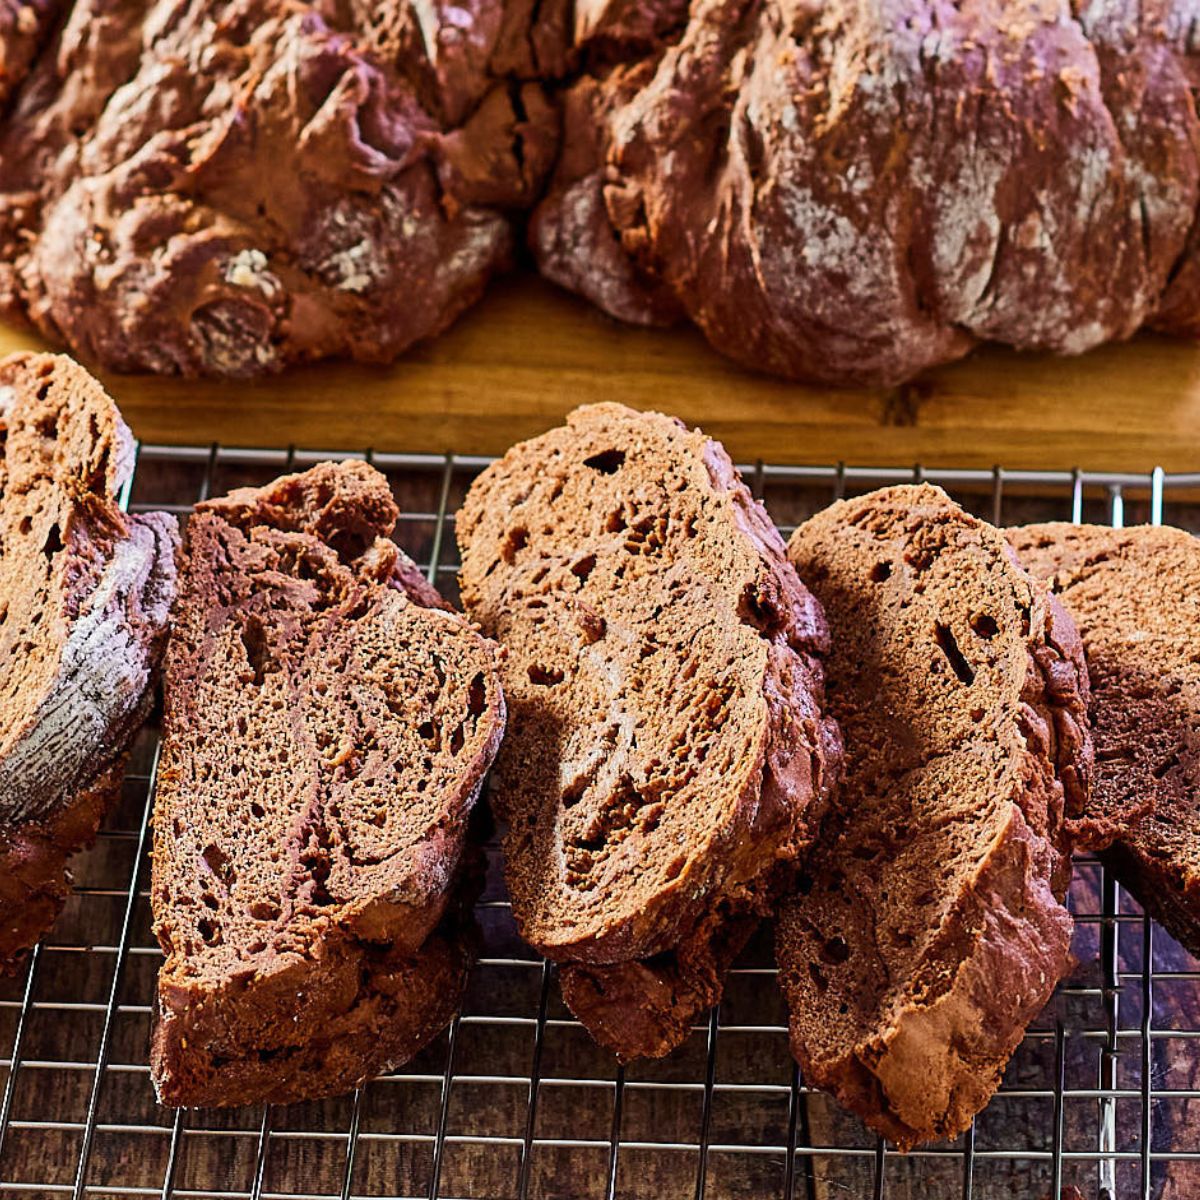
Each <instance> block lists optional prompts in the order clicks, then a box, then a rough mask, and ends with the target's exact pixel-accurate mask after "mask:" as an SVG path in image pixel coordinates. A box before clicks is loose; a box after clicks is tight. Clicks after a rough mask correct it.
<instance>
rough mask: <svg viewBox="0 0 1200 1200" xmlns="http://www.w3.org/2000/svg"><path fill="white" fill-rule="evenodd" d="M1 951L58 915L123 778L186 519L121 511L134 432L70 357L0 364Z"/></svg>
mask: <svg viewBox="0 0 1200 1200" xmlns="http://www.w3.org/2000/svg"><path fill="white" fill-rule="evenodd" d="M0 410H2V414H0V432H2V435H3V445H4V453H3V462H2V465H0V487H2V489H3V506H2V508H0V539H2V541H3V554H2V555H0V606H2V611H3V624H2V626H0V823H2V824H0V863H4V864H5V865H6V866H7V867H8V873H7V874H6V879H5V881H4V883H3V884H0V964H3V966H4V967H5V968H6V969H12V968H13V967H14V966H15V965H16V962H17V960H18V958H19V955H20V952H21V951H23V950H25V949H27V948H28V947H29V946H31V945H32V944H33V943H34V942H35V941H36V940H37V938H38V936H40V934H41V933H42V932H43V931H44V930H45V929H46V928H47V927H48V926H49V925H50V923H51V922H52V921H53V919H54V917H55V916H56V915H57V913H58V911H59V909H60V908H61V907H62V903H63V900H64V899H65V897H66V896H67V894H68V893H69V887H68V885H67V882H66V878H65V863H66V860H67V859H68V858H69V856H70V855H71V854H72V853H74V852H75V851H76V850H78V849H80V848H81V847H82V846H84V845H87V844H88V843H90V842H91V840H92V839H93V838H94V836H95V833H96V830H97V828H98V827H99V825H100V822H101V821H102V820H103V818H104V816H105V813H106V812H107V809H108V807H109V806H110V805H111V803H112V802H113V800H115V798H116V796H117V795H118V794H119V791H120V783H121V777H122V774H123V769H124V762H125V759H126V757H127V755H128V750H129V745H130V742H131V740H132V737H133V735H134V733H135V732H136V731H137V729H138V728H139V727H140V725H141V724H142V722H143V721H144V719H145V717H146V714H147V712H148V711H149V708H150V705H151V703H152V699H153V690H154V683H155V679H156V676H157V670H158V663H159V659H160V656H161V653H162V650H163V647H164V644H165V641H166V630H167V619H168V616H169V612H170V606H171V602H172V599H173V597H174V592H175V574H176V564H175V554H176V550H177V547H178V532H177V526H176V522H175V518H174V517H172V516H169V515H167V514H165V513H148V514H144V515H139V516H134V517H130V516H126V515H125V514H124V513H122V512H121V510H120V508H119V507H118V505H117V502H116V498H117V493H118V492H119V491H120V489H121V488H122V487H123V486H124V484H125V483H126V481H127V480H128V478H129V476H130V474H131V472H132V468H133V440H132V437H131V435H130V433H129V430H128V429H127V428H126V426H125V424H124V422H123V421H122V420H121V417H120V414H119V413H118V412H117V409H116V406H115V405H114V404H113V402H112V400H111V399H109V397H108V396H107V395H105V393H104V391H103V390H102V389H101V387H100V385H99V384H98V383H96V381H95V380H93V379H92V378H91V377H90V376H89V375H88V374H87V373H86V372H85V371H83V370H82V369H81V368H79V367H77V366H76V365H75V364H74V363H72V362H71V361H70V360H68V359H65V358H56V357H54V356H51V355H14V356H13V357H11V358H9V359H7V360H5V361H4V362H3V363H0Z"/></svg>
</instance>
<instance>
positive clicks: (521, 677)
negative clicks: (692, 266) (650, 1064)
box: [458, 404, 840, 1059]
mask: <svg viewBox="0 0 1200 1200" xmlns="http://www.w3.org/2000/svg"><path fill="white" fill-rule="evenodd" d="M458 538H459V544H460V546H461V548H462V556H463V557H462V561H463V566H462V577H461V582H462V595H463V601H464V604H465V605H466V607H467V610H468V611H469V612H470V614H471V615H472V616H473V617H474V618H475V619H476V620H478V621H479V622H480V624H481V625H482V627H483V629H484V631H485V632H486V633H488V634H489V635H491V636H493V637H495V638H497V639H498V640H499V641H501V642H503V643H504V644H505V645H506V647H507V649H508V658H507V660H506V662H505V666H504V687H505V695H506V697H507V698H508V702H509V705H510V708H511V711H512V713H513V719H512V723H511V727H510V728H511V733H510V736H509V738H508V739H507V741H506V743H505V746H504V749H503V751H502V753H501V755H500V758H499V760H498V763H497V769H496V773H495V775H494V778H493V783H492V786H491V789H490V793H489V794H490V796H491V798H492V801H493V806H494V808H495V809H496V811H497V814H498V815H499V816H500V817H501V818H503V819H504V820H505V821H506V822H507V823H508V829H507V833H506V835H505V839H504V849H505V855H506V871H507V880H508V888H509V892H510V895H511V897H512V904H513V911H514V913H515V915H516V918H517V921H518V923H519V925H520V929H521V933H522V934H523V936H524V937H525V938H526V940H527V941H529V942H530V943H531V944H532V945H533V946H535V947H536V948H537V949H538V950H540V951H541V952H542V953H543V954H545V955H547V956H548V957H550V958H552V959H555V960H557V961H558V962H559V963H560V964H562V972H561V974H562V984H563V995H564V998H565V1000H566V1002H567V1004H568V1005H570V1007H571V1008H572V1009H573V1011H574V1012H575V1014H576V1015H577V1016H578V1017H579V1018H580V1020H581V1021H582V1022H583V1023H584V1024H585V1025H586V1026H587V1027H588V1029H589V1030H590V1032H591V1033H592V1035H593V1037H595V1038H596V1040H597V1041H599V1042H600V1043H601V1044H603V1045H605V1046H607V1047H609V1048H610V1049H612V1050H613V1051H614V1052H615V1053H616V1054H618V1055H619V1056H620V1057H621V1058H622V1059H629V1058H634V1057H640V1056H658V1055H662V1054H666V1053H667V1052H668V1051H670V1050H671V1049H672V1048H673V1047H674V1046H676V1045H678V1044H679V1042H680V1041H682V1040H683V1039H684V1038H685V1037H686V1036H687V1033H688V1031H689V1029H690V1027H691V1024H692V1022H693V1020H694V1019H695V1017H696V1015H697V1014H698V1013H699V1012H701V1011H702V1010H703V1009H704V1008H706V1007H708V1006H709V1005H711V1004H712V1003H713V1002H714V1001H715V1000H716V999H717V998H718V997H719V995H720V991H721V977H722V975H723V974H724V971H725V969H726V968H727V967H728V965H729V961H730V959H731V958H732V957H733V955H735V954H736V953H737V950H738V949H739V948H740V946H741V945H742V943H743V942H744V941H745V940H746V938H747V937H748V936H749V933H750V932H751V931H752V930H753V928H754V926H755V924H756V923H757V917H758V915H759V914H760V913H761V912H762V911H763V910H764V908H765V907H767V906H769V905H770V903H771V901H772V899H773V897H774V896H775V894H776V892H777V890H778V887H779V886H780V882H781V880H782V878H783V877H784V876H785V875H786V874H787V873H788V872H789V870H790V869H791V867H792V865H793V864H794V862H795V860H796V858H797V856H798V855H799V854H800V852H801V850H802V849H803V847H804V846H805V845H806V844H807V843H808V841H809V839H810V838H811V837H812V833H813V829H814V828H815V822H816V821H817V819H818V818H819V816H820V813H821V810H822V809H823V808H824V806H825V802H826V799H827V796H828V792H829V789H830V787H831V784H832V782H833V779H834V776H835V774H836V770H837V765H838V762H839V758H840V742H839V739H838V736H837V731H836V727H835V726H834V724H833V722H831V721H829V720H827V719H826V718H825V717H824V716H823V714H822V712H821V694H822V677H821V666H820V662H819V655H820V654H822V653H823V652H824V651H825V649H826V646H827V636H826V629H825V622H824V619H823V617H822V615H821V610H820V606H819V605H818V604H817V603H816V602H815V601H814V600H813V598H812V597H811V596H810V595H809V593H808V592H807V591H805V589H804V587H803V586H802V585H801V584H800V581H799V580H798V579H797V578H796V574H795V572H794V571H793V570H792V569H791V567H790V565H789V564H788V562H787V559H786V557H785V555H784V547H783V542H782V540H781V539H780V537H779V535H778V533H777V532H776V530H775V528H774V526H773V525H772V524H771V522H770V520H769V518H768V517H767V515H766V513H765V512H764V511H763V509H762V508H761V506H760V505H758V504H757V503H756V502H755V501H754V500H753V499H752V497H751V495H750V493H749V491H748V490H747V489H746V487H745V486H744V485H743V484H742V482H741V480H740V479H739V478H738V475H737V472H736V471H735V469H734V467H733V465H732V463H731V462H730V461H729V458H728V456H727V455H726V453H725V451H724V450H723V449H722V447H721V446H720V445H718V444H717V443H716V442H714V441H711V440H710V439H709V438H707V437H705V436H704V435H703V434H702V433H700V432H698V431H693V430H688V429H687V428H685V427H684V426H683V425H681V424H680V423H679V422H677V421H674V420H672V419H671V418H669V417H665V416H662V415H660V414H657V413H637V412H634V411H633V410H631V409H628V408H625V407H623V406H621V405H618V404H600V405H595V406H592V407H589V408H582V409H579V410H577V411H576V412H574V413H572V414H571V416H569V417H568V418H567V424H566V425H565V426H564V427H561V428H558V429H554V430H552V431H551V432H549V433H547V434H544V435H543V436H541V437H538V438H535V439H534V440H532V441H530V442H525V443H523V444H521V445H519V446H516V447H514V448H513V449H512V450H510V451H509V453H508V454H506V455H505V456H504V458H503V459H501V460H500V461H499V462H497V463H495V464H493V465H492V466H491V467H489V468H488V469H487V470H486V471H485V472H484V473H483V474H482V475H481V476H480V477H479V479H478V480H476V482H475V484H474V485H473V486H472V488H471V490H470V492H469V494H468V496H467V499H466V502H465V504H464V506H463V509H462V511H461V513H460V514H459V517H458Z"/></svg>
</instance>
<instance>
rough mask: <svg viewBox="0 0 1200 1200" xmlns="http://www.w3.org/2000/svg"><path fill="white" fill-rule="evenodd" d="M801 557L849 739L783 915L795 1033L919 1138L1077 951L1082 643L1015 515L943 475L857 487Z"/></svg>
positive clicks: (978, 1096) (835, 1085)
mask: <svg viewBox="0 0 1200 1200" xmlns="http://www.w3.org/2000/svg"><path fill="white" fill-rule="evenodd" d="M789 554H790V555H791V558H792V561H793V562H794V563H795V564H796V568H797V570H798V571H799V574H800V577H801V578H802V579H803V580H804V581H805V582H806V583H807V584H808V586H809V587H810V588H812V590H813V592H814V593H815V594H816V596H817V597H818V599H820V601H821V603H822V604H823V605H824V608H825V611H826V614H827V616H828V619H829V624H830V631H831V642H832V650H831V653H830V656H829V659H828V664H827V696H828V705H829V709H830V712H831V713H832V714H833V715H834V716H835V717H836V718H837V720H838V721H839V723H840V725H841V728H842V732H843V736H844V738H845V743H846V768H845V772H844V775H843V779H842V784H841V788H840V791H839V793H838V797H837V801H836V803H835V805H834V807H833V810H832V811H831V813H830V817H829V819H828V820H827V822H826V825H825V828H824V829H823V830H822V833H821V836H820V838H819V839H818V841H817V843H816V845H815V846H814V849H813V853H812V855H811V858H810V860H809V862H808V864H807V865H806V869H805V873H804V876H803V877H802V879H801V885H800V887H799V888H798V889H797V890H796V892H795V893H794V894H793V895H792V896H790V897H789V898H788V899H787V901H786V903H785V904H784V905H783V907H782V910H781V915H780V921H779V926H778V930H777V956H778V963H779V969H780V980H781V983H782V985H783V988H784V991H785V994H786V997H787V1001H788V1006H789V1008H790V1012H791V1041H792V1049H793V1052H794V1053H795V1055H796V1058H797V1059H798V1061H799V1063H800V1065H801V1068H802V1070H803V1074H804V1078H805V1080H806V1082H808V1083H811V1084H815V1085H817V1086H819V1087H822V1088H826V1089H828V1090H829V1091H831V1092H833V1094H834V1095H835V1096H836V1097H837V1099H838V1100H839V1101H841V1103H842V1104H844V1105H845V1106H846V1107H848V1108H850V1109H851V1110H852V1111H854V1112H855V1113H857V1114H858V1115H859V1116H860V1117H862V1118H863V1120H865V1121H866V1122H867V1123H868V1124H869V1125H870V1126H872V1127H873V1128H874V1129H876V1130H878V1131H879V1132H880V1133H882V1134H884V1135H886V1136H887V1137H889V1138H891V1139H892V1140H893V1141H895V1142H896V1143H898V1144H899V1145H900V1146H902V1147H910V1146H913V1145H914V1144H916V1143H918V1142H924V1141H927V1140H930V1139H934V1138H950V1137H953V1136H955V1135H956V1134H957V1133H959V1132H960V1131H962V1130H963V1129H965V1128H966V1127H967V1126H968V1125H969V1124H970V1122H971V1119H972V1117H973V1116H974V1114H975V1113H976V1112H977V1111H978V1110H979V1109H980V1108H981V1107H982V1106H983V1105H984V1104H985V1103H986V1102H987V1100H988V1098H989V1097H990V1096H991V1094H992V1092H993V1091H994V1090H995V1088H996V1086H997V1085H998V1083H999V1081H1000V1076H1001V1073H1002V1072H1003V1070H1004V1066H1005V1064H1006V1062H1007V1061H1008V1058H1009V1056H1010V1055H1011V1054H1012V1052H1013V1050H1014V1049H1015V1048H1016V1046H1017V1044H1018V1042H1019V1041H1020V1039H1021V1036H1022V1034H1023V1032H1024V1030H1025V1027H1026V1025H1027V1024H1028V1023H1029V1021H1030V1020H1031V1019H1032V1018H1033V1017H1034V1016H1035V1015H1036V1014H1037V1013H1038V1012H1039V1010H1040V1009H1041V1008H1042V1007H1043V1006H1044V1005H1045V1003H1046V1001H1047V1000H1048V999H1049V998H1050V995H1051V993H1052V992H1053V990H1054V987H1055V984H1056V983H1057V982H1058V981H1059V979H1061V978H1062V977H1063V975H1064V974H1065V973H1066V972H1067V970H1068V969H1069V966H1070V962H1071V960H1070V940H1071V919H1070V916H1069V915H1068V913H1067V910H1066V907H1065V906H1064V903H1063V900H1064V896H1065V893H1066V888H1067V885H1068V883H1069V880H1070V859H1069V852H1070V848H1071V826H1070V821H1071V820H1072V819H1074V818H1077V817H1079V816H1081V815H1082V812H1083V808H1084V805H1085V802H1086V797H1087V785H1088V778H1089V775H1090V771H1091V760H1092V751H1091V743H1090V740H1089V736H1088V732H1087V721H1086V696H1087V675H1086V669H1085V666H1084V661H1083V652H1082V647H1081V645H1080V642H1079V638H1078V635H1077V634H1076V631H1075V628H1074V626H1073V625H1072V623H1071V621H1070V618H1069V617H1068V616H1067V615H1066V614H1065V612H1064V611H1063V609H1062V607H1061V606H1060V605H1059V604H1058V602H1057V601H1056V600H1054V599H1053V597H1051V596H1049V595H1048V593H1047V592H1046V590H1045V589H1044V588H1043V587H1042V586H1041V585H1040V584H1038V583H1036V582H1035V581H1034V580H1033V579H1032V578H1031V577H1030V576H1029V575H1027V574H1026V573H1025V572H1024V571H1022V570H1021V569H1020V567H1018V566H1017V564H1016V561H1015V558H1014V556H1013V555H1012V553H1011V551H1010V550H1009V548H1008V546H1007V544H1006V542H1005V540H1004V537H1003V535H1002V534H1001V533H999V532H998V531H997V530H995V529H993V528H992V527H991V526H989V525H987V524H985V523H984V522H982V521H979V520H977V519H976V518H974V517H972V516H971V515H969V514H968V513H966V512H964V511H963V510H962V509H961V508H960V507H959V506H958V505H957V504H955V503H954V502H953V501H951V500H950V499H949V497H948V496H946V494H945V493H944V492H942V491H941V490H940V489H938V488H934V487H929V486H911V487H894V488H887V489H884V490H882V491H878V492H874V493H872V494H870V495H867V496H863V497H860V498H857V499H853V500H846V501H842V502H839V503H837V504H835V505H833V506H832V507H831V508H829V509H827V510H826V511H825V512H823V513H821V514H819V515H818V516H816V517H814V518H813V519H812V520H810V521H808V522H807V523H806V524H805V525H803V526H801V527H800V528H799V529H798V530H797V531H796V534H795V536H794V537H793V538H792V541H791V544H790V547H789Z"/></svg>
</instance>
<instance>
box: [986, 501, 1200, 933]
mask: <svg viewBox="0 0 1200 1200" xmlns="http://www.w3.org/2000/svg"><path fill="white" fill-rule="evenodd" d="M1008 537H1009V541H1010V542H1011V543H1012V545H1013V546H1014V548H1015V549H1016V551H1017V553H1018V555H1019V556H1020V558H1021V561H1022V562H1023V563H1024V564H1025V565H1026V567H1027V568H1028V569H1029V570H1030V571H1031V572H1032V573H1033V574H1034V575H1035V576H1037V577H1038V578H1039V579H1042V580H1044V581H1045V582H1046V584H1047V586H1049V587H1050V588H1051V589H1052V590H1053V591H1054V593H1055V594H1056V595H1057V596H1059V597H1060V599H1061V600H1062V603H1063V604H1064V605H1065V606H1066V608H1067V610H1068V611H1069V612H1070V613H1071V615H1072V617H1073V618H1074V620H1075V622H1076V624H1077V625H1078V626H1079V632H1080V634H1081V635H1082V637H1083V643H1084V648H1085V650H1086V653H1087V658H1088V670H1089V672H1090V674H1091V679H1092V696H1091V717H1092V736H1093V738H1094V739H1095V743H1096V780H1095V786H1094V787H1093V789H1092V798H1091V802H1090V804H1089V806H1088V818H1089V820H1090V821H1091V823H1092V824H1093V825H1094V826H1095V827H1096V828H1097V829H1098V830H1099V831H1100V832H1101V834H1102V835H1103V837H1102V839H1098V840H1102V841H1104V842H1112V846H1111V848H1110V849H1109V850H1108V851H1107V853H1106V854H1105V855H1104V858H1105V861H1106V862H1107V863H1108V864H1109V865H1110V866H1111V867H1112V868H1113V870H1114V872H1115V874H1116V876H1117V878H1118V879H1120V880H1121V882H1122V883H1124V884H1125V885H1126V886H1127V887H1129V889H1130V890H1131V891H1132V892H1133V894H1134V895H1135V896H1136V897H1137V898H1138V900H1139V901H1140V902H1141V903H1142V905H1143V906H1144V907H1145V908H1146V909H1147V910H1148V911H1149V912H1150V913H1152V914H1153V915H1154V916H1155V917H1157V918H1158V920H1160V921H1161V922H1162V924H1163V925H1164V926H1165V927H1166V928H1167V929H1168V930H1169V931H1170V932H1171V933H1172V934H1173V935H1174V936H1175V937H1176V938H1178V939H1179V940H1180V941H1181V942H1182V943H1183V944H1184V945H1185V946H1187V947H1188V949H1189V950H1191V951H1192V952H1193V953H1200V861H1198V859H1197V855H1196V849H1195V848H1196V845H1197V844H1198V839H1200V818H1198V815H1197V804H1196V798H1197V789H1198V786H1200V740H1198V734H1197V722H1196V713H1197V710H1198V709H1200V662H1198V661H1197V659H1198V655H1197V649H1196V628H1197V622H1198V620H1200V611H1198V609H1200V542H1197V540H1196V538H1195V537H1194V536H1193V535H1192V534H1190V533H1185V532H1184V531H1183V530H1180V529H1171V528H1167V527H1152V526H1148V525H1142V526H1135V527H1133V528H1129V529H1108V528H1101V527H1098V526H1092V525H1068V524H1065V523H1051V524H1046V525H1030V526H1026V527H1025V528H1022V529H1013V530H1009V533H1008Z"/></svg>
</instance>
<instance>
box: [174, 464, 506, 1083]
mask: <svg viewBox="0 0 1200 1200" xmlns="http://www.w3.org/2000/svg"><path fill="white" fill-rule="evenodd" d="M396 516H397V512H396V507H395V504H394V502H393V500H392V496H391V492H390V489H389V487H388V484H387V481H386V480H385V479H384V478H383V476H381V475H380V474H379V473H378V472H376V471H375V470H373V469H372V468H371V467H369V466H367V465H366V464H363V463H354V462H348V463H340V464H337V463H325V464H322V465H320V466H317V467H314V468H312V469H311V470H309V471H306V472H305V473H303V474H301V475H292V476H288V477H286V478H283V479H280V480H278V481H276V482H275V483H274V484H272V485H270V486H268V487H265V488H262V489H245V490H242V491H237V492H234V493H232V494H230V495H229V496H227V497H225V498H224V499H220V500H212V501H208V502H207V503H204V504H201V505H199V506H198V507H197V510H196V512H195V513H194V514H193V516H192V517H191V520H190V521H189V524H188V529H187V547H186V559H185V570H184V575H183V579H182V582H181V589H180V600H179V604H178V606H177V610H176V617H175V628H174V630H173V633H172V637H171V643H170V648H169V650H168V654H167V667H166V676H165V727H164V737H163V748H162V758H161V764H160V768H159V775H158V792H157V798H156V807H155V818H154V820H155V829H154V873H153V882H152V903H153V908H154V922H155V932H156V934H157V936H158V940H159V942H160V944H161V946H162V948H163V951H164V953H165V954H166V962H165V963H164V964H163V967H162V970H161V972H160V974H159V981H158V1009H159V1012H158V1020H157V1023H156V1026H155V1031H154V1037H153V1045H152V1051H151V1065H152V1072H153V1079H154V1083H155V1087H156V1089H157V1091H158V1095H159V1098H160V1100H161V1101H162V1102H163V1103H164V1104H169V1105H186V1106H209V1105H233V1104H245V1103H253V1102H259V1101H270V1102H288V1101H292V1100H299V1099H307V1098H311V1097H315V1096H323V1095H332V1094H336V1093H338V1092H342V1091H345V1090H347V1089H349V1088H351V1087H354V1086H355V1085H356V1084H358V1083H361V1082H362V1081H363V1080H365V1079H367V1078H369V1077H371V1076H373V1075H376V1074H378V1073H379V1072H381V1071H383V1070H385V1069H387V1068H388V1067H389V1066H390V1065H394V1064H396V1063H398V1062H401V1061H404V1060H406V1059H407V1058H409V1057H411V1055H412V1054H413V1053H415V1052H416V1051H417V1050H418V1049H420V1048H421V1046H423V1045H424V1044H425V1043H426V1042H427V1041H428V1040H429V1039H430V1038H431V1037H432V1036H433V1035H434V1034H436V1033H437V1032H438V1031H439V1030H440V1029H442V1028H443V1027H444V1026H445V1025H446V1023H447V1022H448V1021H449V1020H450V1018H451V1016H452V1015H453V1012H454V1010H455V1008H456V1007H457V1005H458V1002H459V999H460V998H461V995H462V989H463V985H464V982H465V978H466V971H467V968H468V966H469V963H470V961H471V935H470V932H469V929H470V922H469V919H468V918H467V917H466V915H465V913H464V912H463V911H462V910H463V908H464V906H465V904H466V900H465V899H464V896H463V884H462V881H461V875H462V866H463V851H464V844H465V839H466V832H467V822H468V818H469V816H470V812H471V809H472V806H473V805H474V803H475V800H476V797H477V796H478V793H479V789H480V785H481V783H482V780H483V776H484V773H485V772H486V770H487V768H488V766H489V765H490V763H491V761H492V758H493V756H494V755H495V753H496V749H497V747H498V745H499V742H500V737H501V734H502V731H503V727H504V701H503V697H502V694H501V691H500V683H499V674H498V669H497V667H498V651H497V649H496V647H494V646H493V645H492V644H491V643H489V642H487V641H485V640H484V639H483V638H481V637H480V636H479V635H478V634H477V633H476V632H475V631H474V630H473V629H472V628H471V626H470V625H468V624H467V622H466V621H465V620H464V619H463V618H462V617H461V616H459V615H457V614H455V613H452V612H449V611H445V610H443V609H440V608H437V607H429V605H430V603H431V602H432V601H433V600H435V599H437V597H436V594H435V593H432V591H431V589H430V588H429V587H428V585H427V584H425V583H424V582H423V581H421V582H420V583H418V582H417V575H416V572H415V570H414V568H413V566H412V564H411V563H409V562H408V561H407V560H406V559H405V558H404V557H403V555H402V554H401V553H400V551H399V549H398V547H397V546H396V545H395V543H394V542H392V541H391V540H390V539H389V537H388V534H389V532H390V531H391V529H392V526H393V525H394V524H395V520H396Z"/></svg>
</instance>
